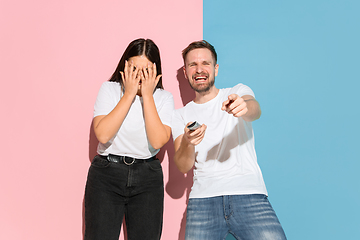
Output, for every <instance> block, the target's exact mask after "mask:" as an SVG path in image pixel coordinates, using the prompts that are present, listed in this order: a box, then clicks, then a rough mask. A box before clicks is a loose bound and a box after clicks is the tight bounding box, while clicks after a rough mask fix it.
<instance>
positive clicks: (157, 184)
mask: <svg viewBox="0 0 360 240" xmlns="http://www.w3.org/2000/svg"><path fill="white" fill-rule="evenodd" d="M163 201H164V182H163V172H162V168H161V164H160V161H159V160H154V161H151V162H145V163H135V164H132V165H130V166H128V165H126V164H119V163H112V162H109V161H108V160H106V159H104V158H102V157H100V156H96V157H95V158H94V160H93V162H92V164H91V166H90V168H89V174H88V178H87V183H86V189H85V237H84V239H85V240H116V239H119V234H120V228H121V224H122V220H123V217H124V215H125V221H126V228H127V236H128V239H129V240H143V239H149V240H159V239H160V236H161V230H162V221H163Z"/></svg>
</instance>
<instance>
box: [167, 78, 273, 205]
mask: <svg viewBox="0 0 360 240" xmlns="http://www.w3.org/2000/svg"><path fill="white" fill-rule="evenodd" d="M232 93H236V94H238V95H239V96H240V97H241V96H243V95H251V96H254V93H253V91H252V90H251V89H250V88H249V87H248V86H246V85H243V84H238V85H236V86H235V87H233V88H226V89H219V93H218V94H217V96H216V97H215V98H213V99H212V100H210V101H208V102H206V103H203V104H196V103H194V102H193V101H192V102H190V103H188V104H187V105H186V106H184V107H183V108H181V109H177V110H175V111H174V115H173V119H172V125H171V127H172V134H173V138H174V140H175V139H176V138H177V137H179V136H180V135H181V134H183V133H184V128H185V126H186V124H187V123H189V122H193V121H197V122H199V123H200V124H205V125H206V126H207V129H206V132H205V137H204V139H203V140H202V141H201V142H200V143H199V144H198V145H196V146H195V154H196V161H195V168H194V184H193V186H192V189H191V193H190V196H189V197H190V198H205V197H214V196H222V195H240V194H265V195H267V191H266V187H265V183H264V180H263V177H262V173H261V170H260V167H259V165H258V163H257V158H256V153H255V146H254V133H253V129H252V125H251V122H246V121H244V120H243V119H242V118H241V117H240V118H236V117H234V116H233V115H232V114H228V113H227V112H225V111H222V110H221V107H222V103H223V102H224V101H225V100H227V99H228V96H229V95H230V94H232Z"/></svg>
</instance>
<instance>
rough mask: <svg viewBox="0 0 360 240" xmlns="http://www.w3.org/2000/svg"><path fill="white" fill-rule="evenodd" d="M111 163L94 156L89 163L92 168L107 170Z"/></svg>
mask: <svg viewBox="0 0 360 240" xmlns="http://www.w3.org/2000/svg"><path fill="white" fill-rule="evenodd" d="M110 164H111V162H110V161H109V160H107V159H105V158H103V157H100V156H98V155H97V156H95V157H94V159H93V161H92V162H91V166H92V167H96V168H107V167H108V166H110Z"/></svg>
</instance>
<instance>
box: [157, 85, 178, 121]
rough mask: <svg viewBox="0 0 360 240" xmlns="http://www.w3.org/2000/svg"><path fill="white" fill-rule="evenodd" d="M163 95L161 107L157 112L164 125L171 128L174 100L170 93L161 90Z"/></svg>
mask: <svg viewBox="0 0 360 240" xmlns="http://www.w3.org/2000/svg"><path fill="white" fill-rule="evenodd" d="M160 91H162V94H163V99H162V101H161V106H159V107H158V109H157V111H158V114H159V117H160V120H161V122H162V123H163V124H164V125H167V126H169V127H170V126H171V117H172V113H173V111H174V98H173V96H172V94H171V93H170V92H167V91H165V90H160Z"/></svg>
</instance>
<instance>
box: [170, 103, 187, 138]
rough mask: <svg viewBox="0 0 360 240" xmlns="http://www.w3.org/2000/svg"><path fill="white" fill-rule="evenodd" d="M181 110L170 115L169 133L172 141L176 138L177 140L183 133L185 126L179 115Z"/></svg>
mask: <svg viewBox="0 0 360 240" xmlns="http://www.w3.org/2000/svg"><path fill="white" fill-rule="evenodd" d="M182 110H183V108H181V109H177V110H175V111H174V112H173V114H172V120H171V131H172V136H173V140H174V141H175V139H176V138H178V137H179V136H180V135H181V134H183V133H184V128H185V126H186V124H185V121H184V119H183V117H182V115H181V112H182Z"/></svg>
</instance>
